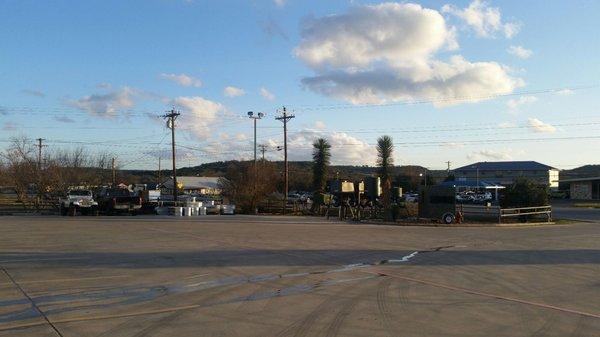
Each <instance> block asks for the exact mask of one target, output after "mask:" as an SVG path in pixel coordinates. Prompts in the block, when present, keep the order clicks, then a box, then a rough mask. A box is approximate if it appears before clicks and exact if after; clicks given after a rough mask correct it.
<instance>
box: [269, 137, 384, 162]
mask: <svg viewBox="0 0 600 337" xmlns="http://www.w3.org/2000/svg"><path fill="white" fill-rule="evenodd" d="M318 138H325V139H327V140H328V141H329V144H331V163H332V164H335V165H337V164H351V165H363V164H367V165H374V164H375V159H376V156H377V151H376V150H375V146H373V145H370V144H368V143H367V142H365V141H362V140H360V139H358V138H355V137H353V136H350V135H348V134H347V133H345V132H325V131H322V130H315V129H303V130H301V131H298V132H296V133H292V134H291V135H290V136H289V138H288V156H289V157H290V159H291V160H311V156H312V144H313V142H314V141H315V140H316V139H318ZM268 144H269V146H271V147H272V148H276V147H277V145H278V144H277V142H276V141H274V140H269V142H268Z"/></svg>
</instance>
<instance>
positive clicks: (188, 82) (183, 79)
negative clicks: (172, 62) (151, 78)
mask: <svg viewBox="0 0 600 337" xmlns="http://www.w3.org/2000/svg"><path fill="white" fill-rule="evenodd" d="M160 78H162V79H164V80H168V81H172V82H175V83H177V84H179V85H181V86H184V87H201V86H202V81H200V80H199V79H197V78H194V77H192V76H189V75H186V74H179V75H178V74H166V73H162V74H160Z"/></svg>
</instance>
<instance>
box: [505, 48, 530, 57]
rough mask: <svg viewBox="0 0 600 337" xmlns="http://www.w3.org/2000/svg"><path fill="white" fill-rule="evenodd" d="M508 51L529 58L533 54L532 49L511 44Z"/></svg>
mask: <svg viewBox="0 0 600 337" xmlns="http://www.w3.org/2000/svg"><path fill="white" fill-rule="evenodd" d="M506 51H507V52H508V53H509V54H511V55H514V56H516V57H518V58H520V59H528V58H530V57H531V55H533V51H532V50H531V49H525V48H523V47H521V46H510V47H508V49H507V50H506Z"/></svg>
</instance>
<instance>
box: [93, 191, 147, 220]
mask: <svg viewBox="0 0 600 337" xmlns="http://www.w3.org/2000/svg"><path fill="white" fill-rule="evenodd" d="M97 200H98V207H99V209H100V211H102V212H104V213H106V214H115V213H119V212H123V213H129V214H131V215H136V214H138V212H139V211H140V209H141V208H142V198H141V197H139V196H134V195H132V194H131V192H130V191H129V190H128V189H125V188H106V187H105V188H102V190H100V192H99V193H98V196H97Z"/></svg>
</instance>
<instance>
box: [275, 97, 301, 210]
mask: <svg viewBox="0 0 600 337" xmlns="http://www.w3.org/2000/svg"><path fill="white" fill-rule="evenodd" d="M294 117H296V116H294V115H288V114H287V110H286V109H285V107H283V111H282V115H281V116H279V117H275V119H276V120H278V121H282V122H283V161H284V166H285V167H284V171H283V180H284V186H285V191H284V194H283V214H284V215H285V207H286V206H287V198H288V188H289V185H288V183H289V181H288V170H289V167H288V157H287V122H288V121H289V120H290V119H292V118H294Z"/></svg>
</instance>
